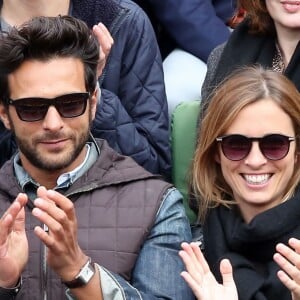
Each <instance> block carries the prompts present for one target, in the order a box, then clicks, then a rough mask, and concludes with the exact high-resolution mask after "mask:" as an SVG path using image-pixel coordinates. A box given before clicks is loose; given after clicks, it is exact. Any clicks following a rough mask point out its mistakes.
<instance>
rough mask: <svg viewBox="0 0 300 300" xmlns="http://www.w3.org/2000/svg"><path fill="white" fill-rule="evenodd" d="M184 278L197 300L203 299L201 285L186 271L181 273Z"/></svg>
mask: <svg viewBox="0 0 300 300" xmlns="http://www.w3.org/2000/svg"><path fill="white" fill-rule="evenodd" d="M180 275H181V276H182V278H183V279H184V280H185V282H186V283H187V284H188V286H189V287H190V288H191V289H192V291H193V293H194V295H195V296H196V297H197V299H202V297H203V295H202V293H203V292H202V288H201V285H200V284H199V283H198V282H197V281H196V280H194V278H193V277H192V276H191V275H190V274H189V273H188V272H186V271H183V272H181V273H180Z"/></svg>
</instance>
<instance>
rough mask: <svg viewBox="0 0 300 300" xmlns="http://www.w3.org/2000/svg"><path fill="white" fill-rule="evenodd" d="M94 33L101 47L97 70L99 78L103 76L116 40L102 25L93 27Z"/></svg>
mask: <svg viewBox="0 0 300 300" xmlns="http://www.w3.org/2000/svg"><path fill="white" fill-rule="evenodd" d="M93 33H94V35H95V36H96V38H97V40H98V42H99V45H100V56H99V62H98V68H97V75H98V77H99V76H101V74H102V71H103V69H104V67H105V64H106V60H107V57H108V55H109V53H110V50H111V48H112V46H113V44H114V40H113V38H112V36H111V35H110V33H109V31H108V30H107V28H106V27H105V26H104V24H102V23H99V24H98V25H94V26H93Z"/></svg>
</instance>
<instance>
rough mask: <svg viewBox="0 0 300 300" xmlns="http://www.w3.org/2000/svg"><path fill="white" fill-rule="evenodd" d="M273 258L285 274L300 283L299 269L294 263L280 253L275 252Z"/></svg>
mask: <svg viewBox="0 0 300 300" xmlns="http://www.w3.org/2000/svg"><path fill="white" fill-rule="evenodd" d="M276 249H277V247H276ZM273 259H274V261H275V262H276V263H277V264H278V266H279V267H280V268H281V269H282V271H283V272H284V273H285V274H287V275H288V276H289V277H290V278H291V279H292V280H294V281H295V282H296V283H300V271H299V269H298V268H297V267H296V266H295V265H293V264H292V263H291V262H290V261H289V260H288V259H286V257H284V256H283V255H281V254H280V253H275V254H274V256H273Z"/></svg>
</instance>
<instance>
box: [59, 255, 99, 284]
mask: <svg viewBox="0 0 300 300" xmlns="http://www.w3.org/2000/svg"><path fill="white" fill-rule="evenodd" d="M94 274H95V268H94V266H93V265H92V263H91V259H89V261H88V262H87V263H86V264H85V265H84V266H83V267H82V269H81V270H80V272H79V274H78V275H77V276H76V277H75V279H74V280H71V281H63V283H64V284H65V285H66V286H67V287H68V288H70V289H74V288H77V287H81V286H83V285H86V284H87V283H88V282H89V281H90V280H91V278H92V277H93V275H94Z"/></svg>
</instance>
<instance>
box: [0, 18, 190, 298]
mask: <svg viewBox="0 0 300 300" xmlns="http://www.w3.org/2000/svg"><path fill="white" fill-rule="evenodd" d="M98 57H99V48H98V44H97V41H96V38H95V37H94V36H93V35H90V30H89V29H88V27H87V26H86V25H85V23H84V22H82V21H79V20H77V19H74V18H72V17H69V16H63V17H37V18H34V19H33V20H32V21H29V22H28V23H25V24H24V25H23V26H21V27H19V29H16V28H14V29H12V30H11V31H10V32H9V33H8V34H7V35H5V36H2V37H1V39H0V101H1V104H0V118H1V120H2V122H3V123H4V125H5V126H6V128H8V129H10V130H11V131H12V132H13V133H14V135H15V137H16V142H17V144H18V148H19V151H18V153H17V154H16V155H15V156H14V158H13V159H12V160H10V161H8V162H6V164H5V165H4V166H3V167H2V169H1V170H0V215H1V216H2V218H1V220H0V299H1V300H2V299H22V300H29V299H30V300H35V299H36V300H40V299H55V300H58V299H65V298H66V296H67V297H68V299H193V296H192V295H191V291H190V290H189V289H188V287H187V286H186V285H185V283H184V282H183V280H182V279H181V278H180V272H181V271H182V269H183V265H182V263H181V262H180V258H179V256H178V250H179V248H180V243H181V242H182V241H184V240H185V241H189V240H190V239H191V233H190V230H189V225H188V221H187V218H186V216H185V213H184V209H183V206H182V202H181V197H180V195H179V193H178V191H176V190H175V189H174V188H172V187H170V185H169V184H168V183H166V182H164V181H162V180H160V179H159V178H158V177H157V176H155V175H152V174H150V173H148V172H147V171H145V170H144V169H143V168H142V167H140V166H139V165H138V164H136V163H135V162H134V161H133V160H132V159H131V158H129V157H125V156H121V155H120V154H117V153H116V152H114V151H113V150H112V149H111V148H109V147H108V145H107V143H106V142H105V141H103V140H94V139H93V137H92V136H91V135H90V124H91V122H92V120H93V119H94V117H95V111H96V106H97V98H98V95H97V89H96V82H97V76H96V69H97V62H98ZM100 105H101V103H100Z"/></svg>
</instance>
